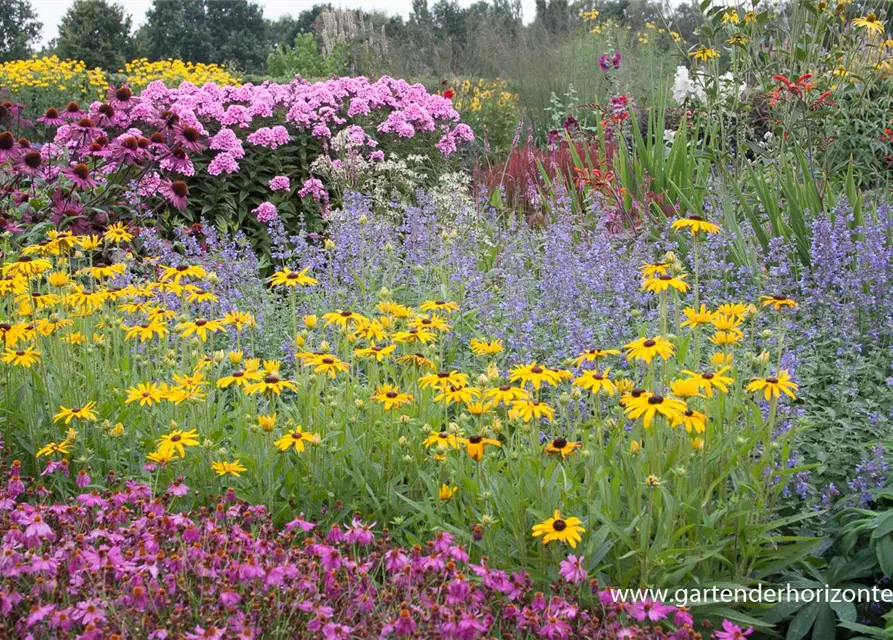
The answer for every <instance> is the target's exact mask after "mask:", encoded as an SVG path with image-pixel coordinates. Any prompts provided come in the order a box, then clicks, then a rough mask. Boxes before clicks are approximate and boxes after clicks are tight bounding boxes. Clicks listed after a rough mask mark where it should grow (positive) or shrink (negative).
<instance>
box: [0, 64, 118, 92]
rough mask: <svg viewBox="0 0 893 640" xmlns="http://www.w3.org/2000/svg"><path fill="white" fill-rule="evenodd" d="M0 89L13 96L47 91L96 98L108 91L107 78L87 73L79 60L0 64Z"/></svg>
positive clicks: (87, 70) (90, 71) (103, 75)
mask: <svg viewBox="0 0 893 640" xmlns="http://www.w3.org/2000/svg"><path fill="white" fill-rule="evenodd" d="M0 86H4V87H8V88H9V89H10V90H11V91H12V92H13V93H16V92H20V91H23V90H29V89H32V90H33V89H37V90H43V89H47V90H51V91H66V92H68V91H79V92H80V93H81V94H82V95H85V96H86V95H90V96H93V95H96V96H99V95H101V94H102V93H103V92H104V91H105V89H106V87H108V77H107V76H106V74H105V72H103V71H102V70H101V69H87V67H86V65H85V64H84V63H83V62H81V61H80V60H61V59H60V58H58V57H57V56H43V57H40V58H38V57H36V56H35V57H33V58H29V59H28V60H11V61H10V62H4V63H0Z"/></svg>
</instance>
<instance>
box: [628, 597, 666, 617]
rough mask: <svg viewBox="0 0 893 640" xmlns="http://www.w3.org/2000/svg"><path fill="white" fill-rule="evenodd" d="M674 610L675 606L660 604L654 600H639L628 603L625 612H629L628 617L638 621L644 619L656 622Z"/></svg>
mask: <svg viewBox="0 0 893 640" xmlns="http://www.w3.org/2000/svg"><path fill="white" fill-rule="evenodd" d="M675 610H676V607H671V606H669V605H665V604H660V603H659V602H655V601H654V600H639V601H638V602H633V603H632V604H630V605H629V607H628V608H627V613H629V615H630V617H632V618H633V619H634V620H638V621H639V622H641V621H643V620H646V619H647V620H649V621H651V622H658V621H660V620H663V619H664V618H666V617H667V616H668V615H669V614H670V613H672V612H673V611H675Z"/></svg>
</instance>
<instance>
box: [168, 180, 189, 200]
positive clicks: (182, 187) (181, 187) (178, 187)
mask: <svg viewBox="0 0 893 640" xmlns="http://www.w3.org/2000/svg"><path fill="white" fill-rule="evenodd" d="M171 191H173V192H174V195H176V196H178V197H180V198H185V197H186V196H187V195H189V187H187V186H186V183H185V182H183V181H182V180H175V181H174V182H172V183H171Z"/></svg>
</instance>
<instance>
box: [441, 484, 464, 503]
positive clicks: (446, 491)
mask: <svg viewBox="0 0 893 640" xmlns="http://www.w3.org/2000/svg"><path fill="white" fill-rule="evenodd" d="M458 491H459V487H451V486H450V485H448V484H442V485H440V489H439V490H438V491H437V497H438V498H439V499H440V500H449V499H451V498H452V497H453V496H454V495H456V493H458Z"/></svg>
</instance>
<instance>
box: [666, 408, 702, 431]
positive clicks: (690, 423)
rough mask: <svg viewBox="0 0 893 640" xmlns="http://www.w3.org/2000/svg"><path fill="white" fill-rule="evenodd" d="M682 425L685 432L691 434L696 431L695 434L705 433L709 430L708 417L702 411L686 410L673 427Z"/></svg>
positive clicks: (674, 422)
mask: <svg viewBox="0 0 893 640" xmlns="http://www.w3.org/2000/svg"><path fill="white" fill-rule="evenodd" d="M679 425H682V426H684V427H685V431H686V432H688V433H691V431H692V429H694V431H695V433H704V430H705V429H706V428H707V416H706V415H704V414H703V413H701V412H700V411H694V410H693V409H686V410H685V411H683V412H682V413H681V414H680V415H679V416H678V417H677V418H676V419H675V420H674V421H673V422H672V423H671V426H673V427H678V426H679Z"/></svg>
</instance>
